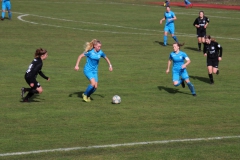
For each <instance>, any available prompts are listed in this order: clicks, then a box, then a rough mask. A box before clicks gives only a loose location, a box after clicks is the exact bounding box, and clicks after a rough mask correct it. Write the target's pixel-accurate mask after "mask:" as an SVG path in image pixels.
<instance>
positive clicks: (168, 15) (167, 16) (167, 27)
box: [160, 6, 178, 46]
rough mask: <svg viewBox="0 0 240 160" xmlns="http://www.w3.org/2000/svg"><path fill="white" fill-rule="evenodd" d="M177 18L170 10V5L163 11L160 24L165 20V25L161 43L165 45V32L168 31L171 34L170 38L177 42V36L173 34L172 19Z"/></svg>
mask: <svg viewBox="0 0 240 160" xmlns="http://www.w3.org/2000/svg"><path fill="white" fill-rule="evenodd" d="M176 19H177V17H176V16H175V14H174V12H172V11H171V9H170V7H169V6H167V7H166V12H165V13H164V17H163V18H162V19H161V20H160V24H162V23H163V21H166V23H165V27H164V36H163V45H164V46H167V39H168V37H167V34H168V32H169V33H170V34H171V36H172V38H173V39H174V41H175V42H177V43H178V39H177V37H176V36H175V35H174V32H175V25H174V21H175V20H176Z"/></svg>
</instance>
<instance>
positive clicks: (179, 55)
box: [166, 43, 196, 96]
mask: <svg viewBox="0 0 240 160" xmlns="http://www.w3.org/2000/svg"><path fill="white" fill-rule="evenodd" d="M180 46H181V45H180V44H179V43H174V44H173V52H171V53H170V56H169V60H168V65H167V70H166V73H167V74H168V73H169V72H170V66H171V63H172V62H173V67H172V81H173V85H174V86H176V87H177V86H179V85H180V84H181V85H182V87H183V88H185V83H184V81H185V82H186V83H187V86H188V88H189V89H190V91H191V93H192V95H193V96H196V92H195V88H194V86H193V84H192V83H191V82H190V80H189V76H188V72H187V69H186V68H187V66H188V65H189V63H190V62H191V61H190V59H189V57H188V55H187V54H186V53H185V52H182V51H180ZM185 61H186V63H185ZM180 77H181V78H180Z"/></svg>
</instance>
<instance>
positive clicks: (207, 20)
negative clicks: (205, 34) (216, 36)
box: [204, 17, 210, 28]
mask: <svg viewBox="0 0 240 160" xmlns="http://www.w3.org/2000/svg"><path fill="white" fill-rule="evenodd" d="M205 19H206V24H205V25H204V28H207V26H208V24H209V22H210V20H209V18H207V17H206V18H205Z"/></svg>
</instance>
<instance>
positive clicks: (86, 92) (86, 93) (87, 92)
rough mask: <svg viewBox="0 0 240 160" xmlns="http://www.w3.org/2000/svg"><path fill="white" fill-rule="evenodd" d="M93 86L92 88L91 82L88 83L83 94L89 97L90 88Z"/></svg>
mask: <svg viewBox="0 0 240 160" xmlns="http://www.w3.org/2000/svg"><path fill="white" fill-rule="evenodd" d="M93 88H94V87H93V86H92V85H91V84H89V85H88V87H87V89H86V91H85V92H84V94H85V95H86V96H88V97H89V93H90V92H91V90H92V89H93Z"/></svg>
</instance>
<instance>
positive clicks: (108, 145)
mask: <svg viewBox="0 0 240 160" xmlns="http://www.w3.org/2000/svg"><path fill="white" fill-rule="evenodd" d="M234 138H240V135H239V136H224V137H209V138H194V139H175V140H163V141H149V142H133V143H122V144H107V145H96V146H88V147H73V148H57V149H49V150H36V151H28V152H13V153H2V154H0V157H6V156H17V155H28V154H37V153H48V152H61V151H74V150H84V149H99V148H114V147H124V146H137V145H149V144H166V143H180V142H197V141H210V140H222V139H234Z"/></svg>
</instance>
